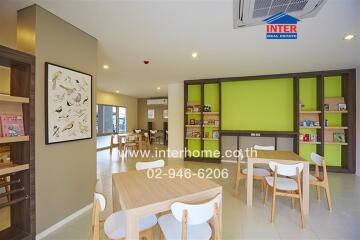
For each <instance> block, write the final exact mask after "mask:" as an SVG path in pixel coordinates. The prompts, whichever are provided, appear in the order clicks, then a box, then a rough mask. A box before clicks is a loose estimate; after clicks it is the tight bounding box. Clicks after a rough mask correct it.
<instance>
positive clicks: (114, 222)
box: [90, 193, 157, 240]
mask: <svg viewBox="0 0 360 240" xmlns="http://www.w3.org/2000/svg"><path fill="white" fill-rule="evenodd" d="M105 207H106V200H105V197H104V195H102V194H100V193H94V205H93V213H92V224H91V237H90V240H99V235H100V234H99V232H100V213H101V212H103V211H104V210H105ZM125 217H126V216H125V212H124V211H118V212H115V213H113V214H111V215H110V216H109V217H108V218H107V219H106V220H105V222H104V232H105V234H106V236H107V237H108V238H109V239H116V240H119V239H125V236H126V234H125V230H126V229H125V224H126V219H125ZM156 224H157V218H156V216H155V215H150V216H148V217H144V218H141V219H140V222H139V231H140V239H142V240H143V239H146V240H152V239H153V227H154V226H156Z"/></svg>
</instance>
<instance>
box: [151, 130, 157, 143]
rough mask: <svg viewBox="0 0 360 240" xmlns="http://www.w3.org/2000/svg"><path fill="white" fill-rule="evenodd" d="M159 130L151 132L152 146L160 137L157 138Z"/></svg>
mask: <svg viewBox="0 0 360 240" xmlns="http://www.w3.org/2000/svg"><path fill="white" fill-rule="evenodd" d="M156 134H157V130H150V144H151V143H154V142H156V143H157V139H158V137H157V136H156Z"/></svg>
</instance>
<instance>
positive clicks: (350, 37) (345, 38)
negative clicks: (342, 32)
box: [344, 34, 355, 40]
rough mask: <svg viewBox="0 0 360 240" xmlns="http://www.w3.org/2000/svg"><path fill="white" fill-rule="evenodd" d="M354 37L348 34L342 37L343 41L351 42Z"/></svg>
mask: <svg viewBox="0 0 360 240" xmlns="http://www.w3.org/2000/svg"><path fill="white" fill-rule="evenodd" d="M354 37H355V35H354V34H348V35H346V36H345V37H344V40H351V39H353V38H354Z"/></svg>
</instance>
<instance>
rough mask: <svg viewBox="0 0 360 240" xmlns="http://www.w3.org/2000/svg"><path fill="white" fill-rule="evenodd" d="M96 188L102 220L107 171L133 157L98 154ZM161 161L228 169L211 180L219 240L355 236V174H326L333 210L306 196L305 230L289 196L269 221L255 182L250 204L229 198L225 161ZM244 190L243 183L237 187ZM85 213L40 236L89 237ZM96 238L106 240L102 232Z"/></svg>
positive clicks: (359, 234) (358, 200)
mask: <svg viewBox="0 0 360 240" xmlns="http://www.w3.org/2000/svg"><path fill="white" fill-rule="evenodd" d="M97 157H98V178H99V179H100V181H99V182H98V186H97V191H100V192H103V193H104V194H105V195H106V198H107V200H108V205H107V209H106V211H105V212H104V214H103V216H102V217H103V218H105V217H106V216H107V215H108V214H110V213H111V211H112V209H111V206H112V203H111V174H112V173H116V172H121V171H127V169H134V164H135V162H136V161H137V160H139V159H137V160H136V159H127V160H126V161H125V162H124V161H122V160H121V159H120V160H119V156H118V154H117V152H116V151H115V153H113V155H112V156H111V159H110V154H109V151H107V150H105V151H100V152H98V155H97ZM167 164H168V165H171V164H181V165H184V166H185V167H188V168H191V169H198V168H201V167H205V168H207V167H210V168H218V167H219V168H228V169H229V170H230V173H231V174H230V178H229V179H226V180H225V179H222V180H219V181H217V182H218V183H220V184H221V185H222V186H223V187H224V196H223V233H222V239H229V240H230V239H231V240H232V239H359V238H360V227H359V226H360V225H359V224H360V177H359V176H355V175H348V174H330V188H331V191H332V198H333V208H334V209H333V212H329V211H328V210H327V207H326V201H325V196H324V194H322V200H321V201H317V200H316V198H315V195H314V191H313V190H312V191H311V194H310V198H311V199H310V215H308V216H306V218H305V220H306V221H305V228H304V229H301V228H300V213H299V205H298V204H297V208H296V209H291V205H290V200H289V199H287V198H285V199H282V198H278V200H277V207H276V218H275V223H274V224H271V223H270V221H269V219H270V204H271V200H270V201H269V204H268V206H264V205H263V203H262V199H263V195H262V193H261V191H260V190H259V188H258V186H256V187H257V189H256V190H255V193H254V205H253V207H252V208H248V207H247V206H246V205H245V196H244V194H243V195H242V196H241V198H240V199H239V198H235V197H234V196H233V194H232V188H233V185H234V179H233V176H234V175H233V173H234V171H233V169H234V167H235V166H234V165H233V164H230V163H223V164H221V165H218V164H208V163H194V162H185V163H184V162H183V161H182V160H180V159H178V160H167ZM241 192H242V193H243V192H244V184H242V185H241ZM90 218H91V212H90V211H89V212H87V213H85V214H84V215H82V216H80V217H79V218H78V219H76V220H74V221H73V222H71V223H69V224H67V225H66V226H64V227H62V228H61V229H59V230H57V231H56V232H54V233H52V234H51V235H49V236H48V237H46V239H49V240H50V239H62V240H65V239H66V240H77V239H79V240H80V239H89V231H90ZM101 238H102V239H107V238H106V237H105V236H104V234H103V233H102V236H101Z"/></svg>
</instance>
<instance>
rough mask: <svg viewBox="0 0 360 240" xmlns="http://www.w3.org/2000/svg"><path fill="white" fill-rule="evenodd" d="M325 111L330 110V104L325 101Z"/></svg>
mask: <svg viewBox="0 0 360 240" xmlns="http://www.w3.org/2000/svg"><path fill="white" fill-rule="evenodd" d="M324 111H330V105H329V104H327V103H325V104H324Z"/></svg>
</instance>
